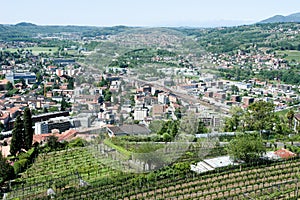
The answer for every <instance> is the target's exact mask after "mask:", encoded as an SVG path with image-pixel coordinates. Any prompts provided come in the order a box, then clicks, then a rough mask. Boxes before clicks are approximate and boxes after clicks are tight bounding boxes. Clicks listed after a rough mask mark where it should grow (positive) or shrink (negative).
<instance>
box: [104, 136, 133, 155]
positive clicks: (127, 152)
mask: <svg viewBox="0 0 300 200" xmlns="http://www.w3.org/2000/svg"><path fill="white" fill-rule="evenodd" d="M103 143H104V144H106V145H107V146H109V147H111V148H113V149H116V150H117V151H119V152H120V153H122V154H123V155H124V156H126V157H127V158H128V159H129V158H130V156H131V152H130V151H127V150H126V149H125V148H123V147H121V146H118V145H115V144H114V143H112V142H111V141H110V140H109V139H105V140H104V141H103Z"/></svg>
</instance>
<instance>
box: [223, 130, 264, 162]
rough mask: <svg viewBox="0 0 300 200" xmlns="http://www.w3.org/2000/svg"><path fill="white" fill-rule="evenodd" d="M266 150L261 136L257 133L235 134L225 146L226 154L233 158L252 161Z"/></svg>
mask: <svg viewBox="0 0 300 200" xmlns="http://www.w3.org/2000/svg"><path fill="white" fill-rule="evenodd" d="M265 151H266V148H265V146H264V145H263V141H262V138H261V137H260V136H259V135H258V134H257V133H251V134H242V135H237V136H236V138H235V139H233V140H231V141H230V143H229V145H228V146H227V152H228V154H229V155H230V156H231V157H232V158H233V159H235V160H243V161H245V162H252V161H255V160H257V159H258V158H259V157H260V156H261V155H262V154H263V153H264V152H265Z"/></svg>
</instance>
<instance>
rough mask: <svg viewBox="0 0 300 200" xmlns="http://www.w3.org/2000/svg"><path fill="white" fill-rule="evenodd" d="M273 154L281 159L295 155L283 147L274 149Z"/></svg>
mask: <svg viewBox="0 0 300 200" xmlns="http://www.w3.org/2000/svg"><path fill="white" fill-rule="evenodd" d="M274 154H275V155H277V156H279V157H281V158H282V159H288V158H292V157H295V156H296V154H295V153H293V152H291V151H289V150H287V149H284V148H282V149H279V150H277V151H275V152H274Z"/></svg>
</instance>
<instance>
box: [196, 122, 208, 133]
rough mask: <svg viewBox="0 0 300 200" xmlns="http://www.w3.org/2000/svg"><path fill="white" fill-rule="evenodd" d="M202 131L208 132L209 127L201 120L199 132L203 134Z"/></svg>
mask: <svg viewBox="0 0 300 200" xmlns="http://www.w3.org/2000/svg"><path fill="white" fill-rule="evenodd" d="M201 133H208V129H207V127H206V126H205V124H204V122H203V121H201V120H199V122H198V130H197V134H201Z"/></svg>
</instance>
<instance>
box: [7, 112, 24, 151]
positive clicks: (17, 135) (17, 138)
mask: <svg viewBox="0 0 300 200" xmlns="http://www.w3.org/2000/svg"><path fill="white" fill-rule="evenodd" d="M23 129H24V126H23V122H22V119H21V117H20V116H18V117H17V118H16V120H15V123H14V128H13V131H12V139H11V144H10V153H11V154H12V155H16V154H17V153H18V152H19V151H20V150H21V148H22V147H23V146H24V140H23V131H24V130H23Z"/></svg>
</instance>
